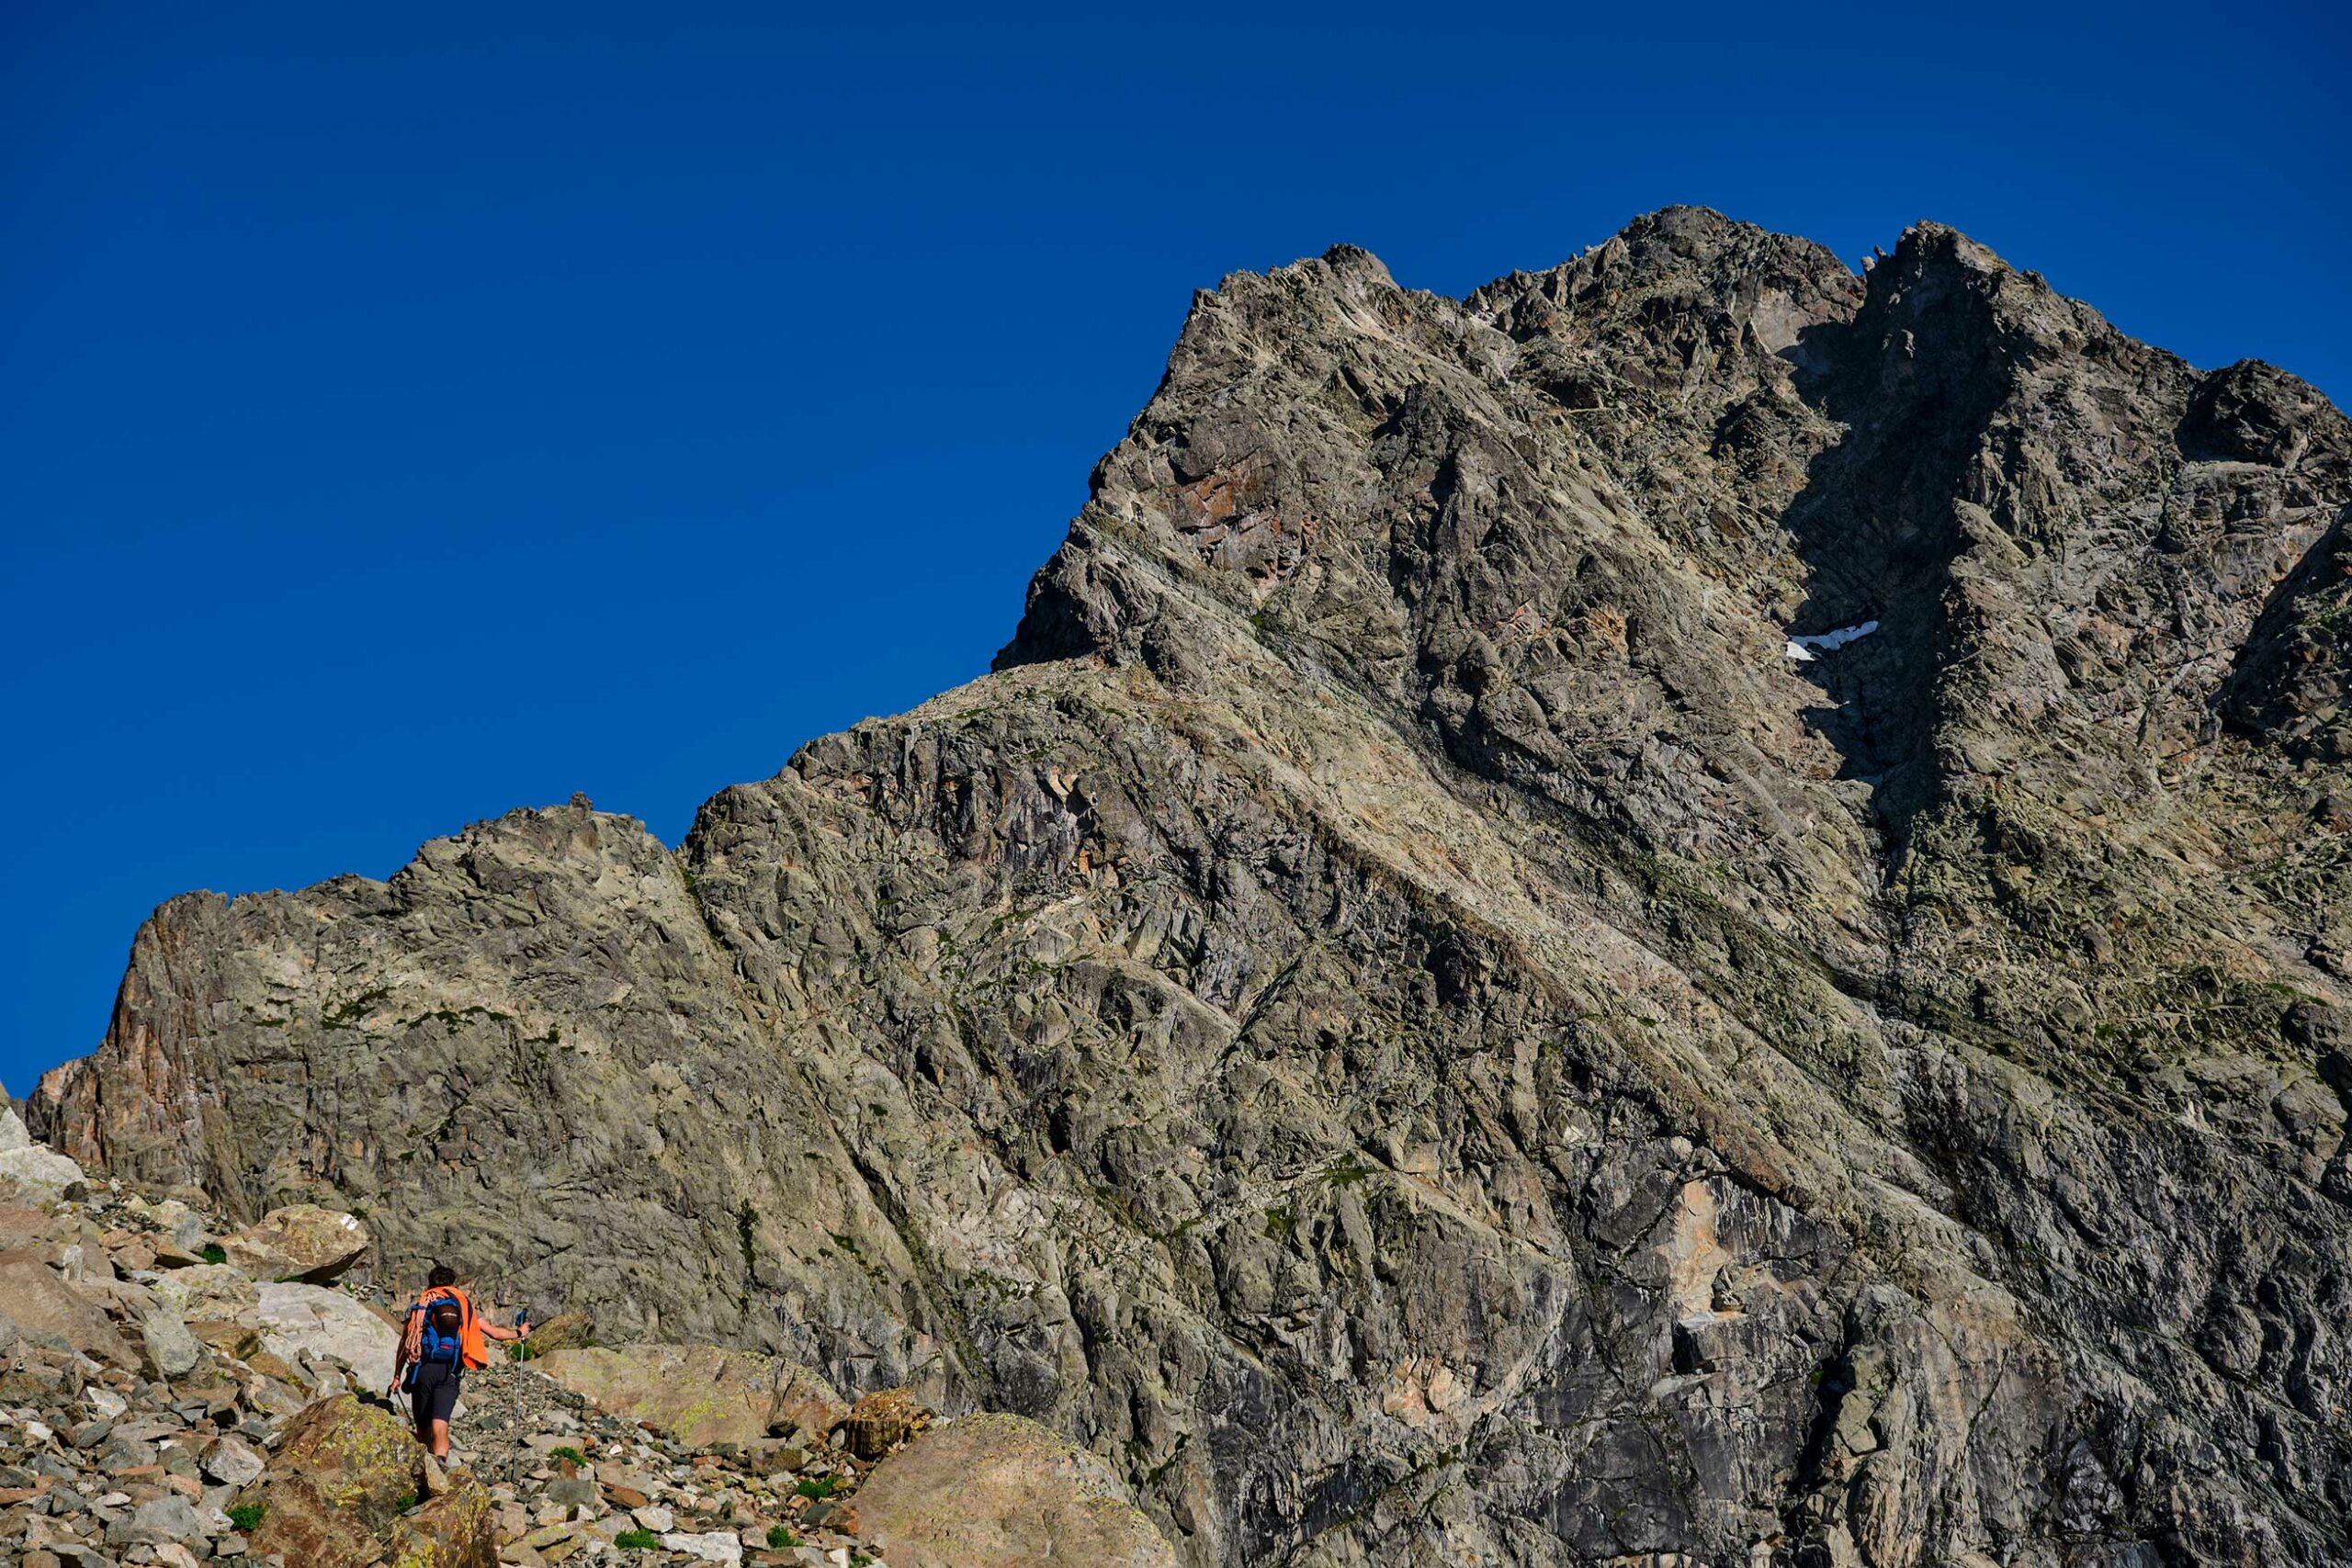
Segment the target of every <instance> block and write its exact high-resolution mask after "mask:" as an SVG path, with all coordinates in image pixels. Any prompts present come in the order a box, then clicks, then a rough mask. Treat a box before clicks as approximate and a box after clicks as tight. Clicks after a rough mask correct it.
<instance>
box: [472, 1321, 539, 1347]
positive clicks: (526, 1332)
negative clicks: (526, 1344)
mask: <svg viewBox="0 0 2352 1568" xmlns="http://www.w3.org/2000/svg"><path fill="white" fill-rule="evenodd" d="M481 1334H482V1337H483V1338H485V1339H498V1340H503V1341H504V1342H506V1343H508V1344H510V1345H511V1344H513V1343H514V1342H515V1340H517V1339H528V1338H529V1337H531V1331H530V1329H529V1327H528V1326H525V1327H522V1328H501V1327H499V1326H498V1325H496V1324H494V1323H485V1324H483V1325H481Z"/></svg>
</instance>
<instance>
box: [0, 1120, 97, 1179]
mask: <svg viewBox="0 0 2352 1568" xmlns="http://www.w3.org/2000/svg"><path fill="white" fill-rule="evenodd" d="M83 1180H84V1177H83V1175H82V1168H81V1167H80V1166H78V1165H76V1164H74V1162H73V1161H72V1160H70V1159H68V1158H66V1157H65V1156H63V1155H62V1154H59V1153H58V1152H57V1151H56V1150H55V1149H52V1148H51V1147H50V1146H49V1145H47V1144H37V1143H35V1142H33V1137H32V1134H30V1133H28V1132H27V1131H26V1130H25V1119H24V1118H23V1117H21V1116H19V1115H17V1108H16V1107H15V1106H14V1105H11V1104H9V1103H8V1102H7V1101H6V1100H5V1099H0V1190H8V1189H10V1188H14V1189H15V1190H17V1192H18V1193H20V1194H22V1195H23V1196H25V1197H28V1198H33V1199H49V1198H57V1197H61V1196H62V1195H63V1194H64V1192H65V1190H67V1189H68V1188H71V1187H74V1186H75V1185H77V1184H79V1183H80V1182H82V1181H83Z"/></svg>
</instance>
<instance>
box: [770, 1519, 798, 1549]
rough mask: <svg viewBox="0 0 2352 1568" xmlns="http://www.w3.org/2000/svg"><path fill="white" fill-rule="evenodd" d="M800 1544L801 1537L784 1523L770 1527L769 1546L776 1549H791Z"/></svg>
mask: <svg viewBox="0 0 2352 1568" xmlns="http://www.w3.org/2000/svg"><path fill="white" fill-rule="evenodd" d="M799 1544H800V1538H799V1537H798V1536H797V1535H795V1534H793V1533H792V1532H791V1531H790V1530H788V1529H785V1528H784V1527H783V1526H782V1525H770V1526H769V1527H768V1546H769V1547H770V1549H771V1550H774V1551H791V1550H792V1549H793V1548H794V1547H796V1546H798V1545H799Z"/></svg>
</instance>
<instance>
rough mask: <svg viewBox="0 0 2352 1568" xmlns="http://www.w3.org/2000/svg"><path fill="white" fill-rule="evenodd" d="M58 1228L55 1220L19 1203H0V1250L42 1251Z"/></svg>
mask: <svg viewBox="0 0 2352 1568" xmlns="http://www.w3.org/2000/svg"><path fill="white" fill-rule="evenodd" d="M57 1228H58V1223H57V1221H56V1220H55V1219H54V1218H53V1217H51V1215H48V1214H45V1213H41V1212H40V1210H39V1209H28V1208H26V1207H25V1206H24V1205H23V1204H21V1203H0V1252H42V1251H45V1250H46V1248H47V1247H49V1245H50V1242H51V1235H52V1233H53V1232H54V1231H56V1229H57Z"/></svg>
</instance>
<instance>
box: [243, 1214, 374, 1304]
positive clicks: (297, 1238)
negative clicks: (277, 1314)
mask: <svg viewBox="0 0 2352 1568" xmlns="http://www.w3.org/2000/svg"><path fill="white" fill-rule="evenodd" d="M375 1244H376V1238H375V1237H373V1236H371V1235H368V1227H367V1226H366V1225H363V1224H360V1223H359V1222H358V1220H356V1218H354V1217H353V1216H351V1215H349V1214H345V1213H337V1212H336V1211H334V1210H333V1209H322V1208H320V1207H318V1206H317V1205H316V1204H314V1203H295V1204H292V1205H290V1206H288V1207H287V1208H283V1209H272V1210H271V1211H270V1212H269V1213H266V1214H265V1215H263V1216H262V1218H261V1221H260V1223H258V1224H251V1225H247V1226H246V1227H245V1228H244V1229H243V1230H241V1231H239V1232H237V1233H236V1234H235V1235H229V1236H223V1237H222V1238H221V1241H220V1248H221V1250H222V1251H223V1252H225V1253H227V1254H228V1258H229V1261H230V1262H231V1263H232V1264H234V1265H236V1266H237V1267H238V1268H239V1269H243V1270H244V1271H245V1272H246V1273H248V1274H250V1275H252V1276H253V1277H254V1279H256V1280H303V1281H306V1282H308V1283H311V1284H313V1285H320V1284H324V1283H325V1282H326V1281H328V1280H333V1279H336V1278H338V1277H340V1276H341V1275H342V1274H343V1273H344V1272H345V1270H347V1269H350V1267H351V1266H352V1265H353V1264H355V1263H356V1262H358V1261H359V1260H360V1259H361V1258H365V1257H367V1256H368V1248H369V1247H373V1246H374V1245H375Z"/></svg>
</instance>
